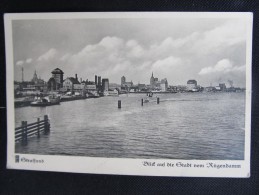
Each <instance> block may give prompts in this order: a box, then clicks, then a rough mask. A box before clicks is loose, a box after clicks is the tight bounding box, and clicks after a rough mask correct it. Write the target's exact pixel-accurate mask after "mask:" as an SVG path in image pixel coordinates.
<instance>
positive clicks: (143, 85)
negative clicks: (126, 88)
mask: <svg viewBox="0 0 259 195" xmlns="http://www.w3.org/2000/svg"><path fill="white" fill-rule="evenodd" d="M138 90H139V91H146V90H147V87H146V85H145V84H140V83H139V84H138Z"/></svg>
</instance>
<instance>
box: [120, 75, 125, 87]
mask: <svg viewBox="0 0 259 195" xmlns="http://www.w3.org/2000/svg"><path fill="white" fill-rule="evenodd" d="M125 83H126V77H125V76H122V77H121V86H122V87H123V86H124V84H125Z"/></svg>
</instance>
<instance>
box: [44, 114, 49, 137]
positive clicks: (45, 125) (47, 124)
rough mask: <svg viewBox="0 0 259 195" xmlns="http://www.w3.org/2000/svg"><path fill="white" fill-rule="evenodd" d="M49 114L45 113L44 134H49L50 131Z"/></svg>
mask: <svg viewBox="0 0 259 195" xmlns="http://www.w3.org/2000/svg"><path fill="white" fill-rule="evenodd" d="M48 121H49V120H48V115H44V134H45V135H46V134H48V132H49V122H48Z"/></svg>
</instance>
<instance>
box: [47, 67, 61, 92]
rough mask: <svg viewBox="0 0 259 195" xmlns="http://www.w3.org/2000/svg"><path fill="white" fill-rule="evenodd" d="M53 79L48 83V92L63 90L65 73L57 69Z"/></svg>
mask: <svg viewBox="0 0 259 195" xmlns="http://www.w3.org/2000/svg"><path fill="white" fill-rule="evenodd" d="M51 73H52V77H51V78H50V79H49V81H48V90H51V91H53V90H59V89H60V88H62V84H63V75H64V72H63V71H62V70H61V69H59V68H56V69H54V70H53V71H52V72H51Z"/></svg>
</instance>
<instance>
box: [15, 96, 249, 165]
mask: <svg viewBox="0 0 259 195" xmlns="http://www.w3.org/2000/svg"><path fill="white" fill-rule="evenodd" d="M156 96H158V97H159V98H160V103H159V104H157V103H156ZM142 98H144V99H145V98H146V94H128V95H127V94H124V95H120V96H117V97H115V96H114V97H101V98H95V99H84V100H76V101H70V102H61V104H60V105H54V106H48V107H22V108H16V109H15V126H16V127H18V126H20V124H21V121H28V123H31V122H35V121H37V117H41V118H42V117H43V116H44V115H45V114H47V115H48V116H49V118H50V126H51V129H50V134H48V135H42V136H41V138H40V139H38V138H37V137H35V138H30V140H29V141H28V144H27V145H26V146H24V145H22V144H20V143H17V144H16V147H15V150H16V152H17V153H26V154H44V155H74V156H89V157H111V158H150V159H152V158H153V159H200V160H241V159H244V142H245V93H176V94H154V95H153V97H152V98H150V99H149V100H150V101H149V102H148V103H144V105H143V106H141V99H142ZM118 100H121V109H118Z"/></svg>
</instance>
